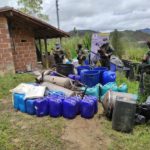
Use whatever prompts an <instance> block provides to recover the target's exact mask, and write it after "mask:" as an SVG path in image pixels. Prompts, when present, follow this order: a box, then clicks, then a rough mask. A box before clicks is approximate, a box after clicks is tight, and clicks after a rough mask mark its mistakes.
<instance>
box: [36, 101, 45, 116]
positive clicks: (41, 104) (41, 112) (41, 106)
mask: <svg viewBox="0 0 150 150" xmlns="http://www.w3.org/2000/svg"><path fill="white" fill-rule="evenodd" d="M35 110H36V115H37V116H38V117H43V116H46V115H48V100H47V98H43V99H37V100H36V101H35Z"/></svg>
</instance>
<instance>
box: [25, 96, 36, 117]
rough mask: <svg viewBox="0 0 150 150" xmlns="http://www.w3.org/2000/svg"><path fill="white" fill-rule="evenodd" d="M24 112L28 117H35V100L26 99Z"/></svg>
mask: <svg viewBox="0 0 150 150" xmlns="http://www.w3.org/2000/svg"><path fill="white" fill-rule="evenodd" d="M26 110H27V113H28V114H29V115H35V113H36V111H35V100H33V99H28V100H26Z"/></svg>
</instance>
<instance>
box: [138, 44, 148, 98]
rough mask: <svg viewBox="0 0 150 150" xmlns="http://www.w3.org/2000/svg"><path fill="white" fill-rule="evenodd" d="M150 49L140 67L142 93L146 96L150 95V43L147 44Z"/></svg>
mask: <svg viewBox="0 0 150 150" xmlns="http://www.w3.org/2000/svg"><path fill="white" fill-rule="evenodd" d="M147 46H148V48H149V50H148V52H147V53H146V54H145V55H144V57H143V60H142V64H141V65H140V73H141V78H140V85H139V86H140V92H141V93H142V94H144V95H145V96H149V95H150V42H149V41H148V42H147Z"/></svg>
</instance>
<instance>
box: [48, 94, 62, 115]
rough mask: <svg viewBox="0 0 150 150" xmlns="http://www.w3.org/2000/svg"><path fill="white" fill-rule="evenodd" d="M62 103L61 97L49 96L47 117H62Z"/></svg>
mask: <svg viewBox="0 0 150 150" xmlns="http://www.w3.org/2000/svg"><path fill="white" fill-rule="evenodd" d="M62 101H63V98H61V97H56V96H51V97H49V98H48V102H49V115H50V116H51V117H60V116H62Z"/></svg>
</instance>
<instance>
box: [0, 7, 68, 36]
mask: <svg viewBox="0 0 150 150" xmlns="http://www.w3.org/2000/svg"><path fill="white" fill-rule="evenodd" d="M0 15H4V16H6V17H7V18H8V19H9V18H11V20H16V21H18V22H19V21H20V23H24V24H27V25H30V26H31V27H32V28H33V31H34V35H35V38H58V37H69V34H68V33H66V32H64V31H62V30H60V29H57V28H56V27H54V26H52V25H50V24H48V23H47V22H44V21H42V20H40V19H38V18H36V17H33V16H30V15H27V14H25V13H23V12H21V11H19V10H16V9H14V8H13V7H1V8H0Z"/></svg>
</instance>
